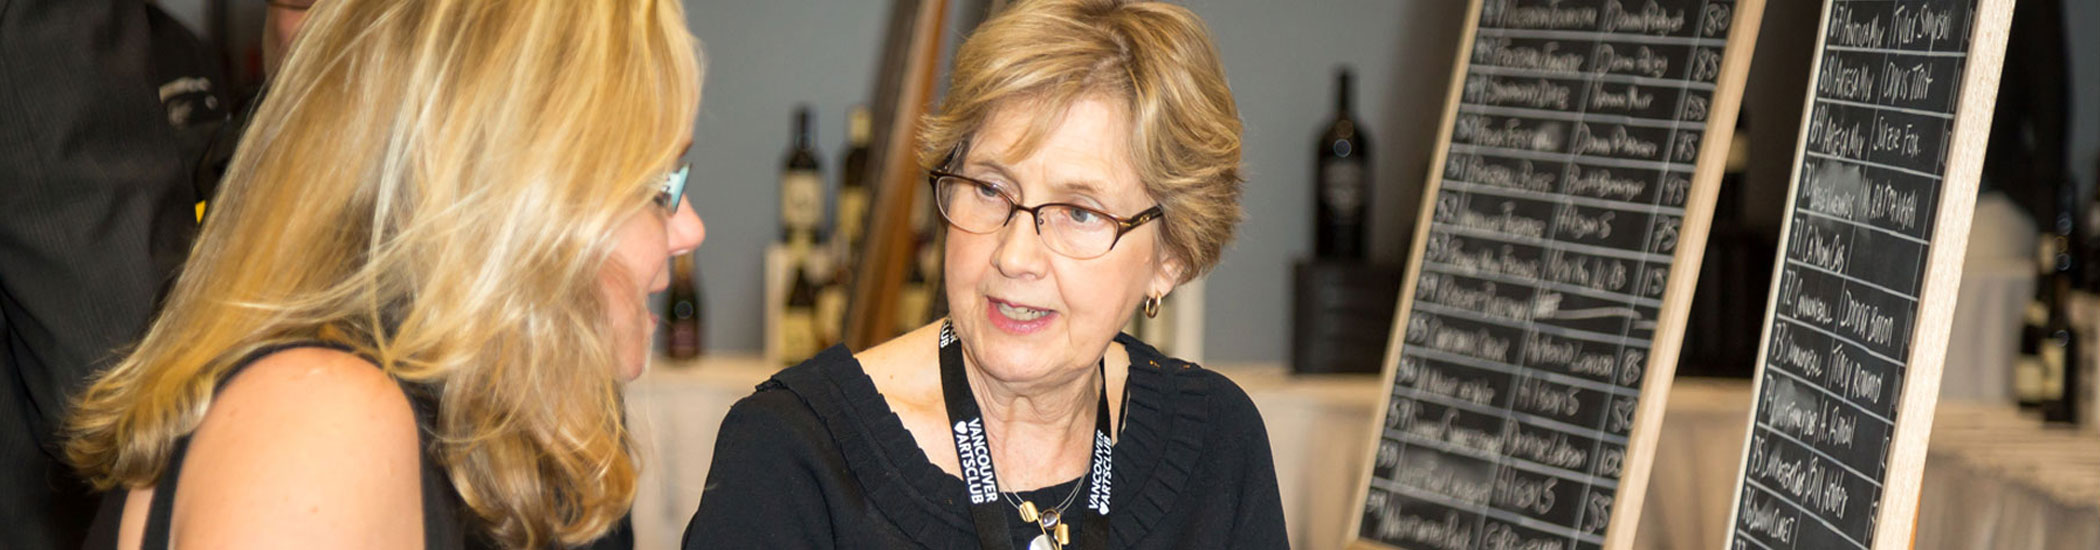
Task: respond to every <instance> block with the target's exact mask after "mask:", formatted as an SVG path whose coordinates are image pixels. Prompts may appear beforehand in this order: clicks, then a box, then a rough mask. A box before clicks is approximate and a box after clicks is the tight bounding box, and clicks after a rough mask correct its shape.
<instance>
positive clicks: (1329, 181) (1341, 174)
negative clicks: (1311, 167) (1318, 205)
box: [1320, 159, 1364, 223]
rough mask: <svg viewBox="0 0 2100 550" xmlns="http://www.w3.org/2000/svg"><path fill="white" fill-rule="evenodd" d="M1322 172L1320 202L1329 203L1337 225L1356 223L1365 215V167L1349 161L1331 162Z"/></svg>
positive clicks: (1329, 208)
mask: <svg viewBox="0 0 2100 550" xmlns="http://www.w3.org/2000/svg"><path fill="white" fill-rule="evenodd" d="M1326 163H1327V165H1326V166H1325V169H1324V170H1322V172H1323V173H1322V176H1323V179H1322V180H1321V181H1320V201H1321V202H1324V203H1327V211H1328V212H1330V213H1332V215H1333V216H1334V220H1333V221H1335V222H1337V223H1355V221H1356V219H1357V218H1358V217H1361V216H1362V215H1363V208H1364V166H1363V164H1362V163H1359V162H1355V161H1348V160H1341V159H1335V160H1329V161H1326Z"/></svg>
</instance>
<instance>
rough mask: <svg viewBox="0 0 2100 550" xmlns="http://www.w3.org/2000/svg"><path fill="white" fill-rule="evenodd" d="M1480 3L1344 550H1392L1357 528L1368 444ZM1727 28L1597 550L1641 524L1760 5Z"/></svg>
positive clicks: (1469, 30)
mask: <svg viewBox="0 0 2100 550" xmlns="http://www.w3.org/2000/svg"><path fill="white" fill-rule="evenodd" d="M1483 2H1484V0H1470V2H1469V3H1470V5H1469V6H1468V8H1467V10H1466V19H1465V30H1464V31H1463V32H1462V33H1461V34H1460V36H1459V41H1460V42H1459V44H1460V45H1459V48H1458V52H1457V54H1456V60H1455V61H1454V63H1453V69H1452V77H1451V83H1450V85H1449V90H1448V92H1447V94H1446V98H1447V99H1446V100H1445V103H1444V113H1443V120H1442V123H1441V124H1440V125H1439V126H1438V128H1439V129H1438V134H1437V145H1436V151H1435V154H1434V156H1433V157H1432V158H1431V160H1430V163H1429V173H1428V178H1427V179H1426V180H1425V181H1424V184H1423V197H1424V198H1423V200H1422V202H1421V211H1420V212H1419V213H1418V215H1417V216H1416V219H1417V220H1420V221H1419V222H1418V223H1417V225H1416V228H1415V236H1414V241H1413V245H1412V247H1411V248H1410V252H1409V256H1408V257H1409V258H1413V259H1414V260H1413V261H1410V262H1409V263H1408V266H1407V273H1406V276H1405V279H1404V280H1403V282H1402V288H1401V293H1400V300H1399V303H1398V304H1397V306H1396V309H1395V312H1394V318H1393V329H1392V335H1391V336H1390V337H1389V339H1388V340H1387V348H1386V354H1385V364H1384V368H1383V375H1382V377H1381V384H1380V386H1379V387H1380V388H1381V389H1383V390H1384V391H1383V395H1382V396H1381V397H1380V400H1379V407H1378V408H1377V409H1376V411H1378V413H1377V414H1378V416H1379V421H1376V422H1372V423H1371V426H1370V431H1369V433H1368V438H1369V439H1370V440H1371V441H1373V442H1374V444H1372V445H1370V446H1369V447H1370V449H1369V450H1368V452H1367V454H1368V456H1366V457H1365V459H1364V460H1363V461H1362V462H1361V464H1364V465H1365V467H1364V469H1363V470H1362V472H1360V474H1359V475H1358V477H1357V483H1356V484H1355V489H1356V491H1355V497H1354V500H1352V502H1353V503H1354V504H1353V505H1352V507H1351V508H1350V510H1352V513H1351V514H1350V518H1349V523H1348V531H1347V532H1345V534H1344V540H1347V541H1349V542H1348V543H1347V548H1349V549H1351V550H1389V549H1394V547H1392V546H1389V545H1387V544H1384V543H1382V542H1379V541H1375V540H1370V539H1364V538H1361V537H1360V536H1359V534H1360V533H1361V532H1362V523H1363V516H1364V514H1363V507H1364V506H1365V501H1366V499H1368V498H1369V492H1370V483H1371V478H1372V476H1373V468H1374V467H1375V466H1374V465H1375V464H1376V459H1377V453H1378V447H1379V445H1377V444H1376V443H1375V442H1377V441H1379V440H1381V439H1382V438H1383V436H1384V433H1385V430H1386V427H1385V422H1383V418H1384V416H1385V415H1386V414H1388V409H1389V408H1390V407H1391V405H1392V399H1393V396H1392V391H1391V388H1393V383H1394V377H1395V374H1396V370H1397V367H1398V364H1399V361H1400V358H1401V349H1402V347H1403V343H1404V342H1405V334H1406V330H1407V326H1408V318H1409V316H1410V314H1411V313H1412V311H1413V308H1414V297H1415V292H1416V284H1417V283H1418V282H1419V281H1420V280H1421V267H1422V261H1421V259H1422V258H1423V257H1424V256H1423V254H1424V251H1425V249H1426V247H1427V244H1428V240H1429V236H1430V233H1431V227H1430V223H1431V220H1433V219H1434V218H1435V210H1436V204H1437V200H1436V198H1437V195H1438V192H1439V191H1440V190H1441V189H1442V188H1443V184H1442V182H1443V179H1444V169H1445V162H1446V160H1447V157H1448V156H1449V153H1450V149H1451V140H1452V132H1453V129H1454V127H1455V124H1456V121H1457V118H1458V112H1459V107H1460V104H1461V103H1463V102H1464V91H1465V84H1466V77H1467V73H1468V71H1469V70H1470V68H1471V66H1472V62H1471V58H1472V54H1473V48H1474V44H1475V40H1476V38H1477V36H1478V33H1479V30H1480V16H1481V9H1482V6H1483ZM1734 5H1735V7H1734V12H1733V14H1732V15H1731V18H1732V19H1731V21H1732V22H1731V23H1730V27H1729V29H1730V30H1729V35H1728V36H1729V38H1728V41H1729V45H1728V47H1727V49H1726V50H1725V51H1724V53H1723V54H1722V61H1721V67H1720V73H1719V75H1718V76H1717V77H1715V79H1714V92H1713V96H1712V100H1713V103H1712V105H1713V110H1712V111H1711V116H1709V117H1708V119H1707V121H1706V125H1707V126H1706V131H1705V132H1704V134H1703V135H1702V137H1701V138H1700V144H1701V149H1700V151H1699V154H1698V156H1697V157H1696V160H1695V161H1694V166H1695V168H1694V170H1693V175H1692V185H1691V190H1690V193H1689V196H1688V198H1687V199H1686V202H1685V206H1684V217H1683V226H1682V233H1681V234H1680V241H1679V246H1678V247H1677V249H1676V251H1675V252H1674V253H1673V259H1672V262H1671V273H1672V276H1671V277H1670V278H1669V282H1668V283H1667V285H1666V287H1665V291H1664V293H1663V297H1662V304H1663V305H1662V307H1661V308H1660V311H1659V312H1658V315H1657V319H1656V328H1655V331H1654V339H1653V344H1652V345H1651V347H1650V348H1649V355H1648V358H1647V363H1646V365H1645V366H1644V379H1643V380H1642V382H1641V390H1640V395H1641V398H1640V401H1639V403H1638V405H1637V407H1636V411H1635V419H1634V423H1633V427H1632V429H1631V431H1630V432H1629V435H1628V441H1627V446H1626V453H1625V463H1624V465H1623V469H1622V473H1621V475H1620V477H1619V487H1618V491H1617V493H1616V495H1615V496H1614V497H1613V502H1614V503H1615V504H1614V505H1613V512H1612V517H1611V520H1610V522H1609V523H1608V524H1607V526H1606V527H1605V537H1604V544H1603V546H1604V548H1606V549H1609V550H1626V549H1630V548H1632V547H1633V538H1634V531H1635V527H1636V525H1637V524H1638V523H1639V520H1640V512H1641V503H1642V501H1643V500H1644V498H1645V496H1646V493H1647V485H1648V483H1647V482H1648V473H1649V470H1650V467H1651V463H1652V461H1653V458H1654V454H1655V452H1654V451H1655V445H1656V438H1657V435H1658V434H1659V433H1660V432H1661V427H1662V426H1661V425H1662V421H1663V411H1664V408H1665V405H1666V404H1667V401H1668V397H1669V393H1670V385H1671V382H1672V379H1673V378H1674V375H1675V371H1676V366H1677V355H1678V351H1679V347H1680V343H1681V341H1682V339H1683V334H1684V325H1685V321H1686V317H1687V315H1688V310H1689V309H1690V305H1691V300H1692V293H1693V289H1694V285H1695V284H1696V283H1697V279H1698V273H1699V264H1700V262H1701V260H1702V259H1703V256H1704V254H1705V247H1706V237H1707V233H1708V229H1709V228H1710V227H1711V225H1712V223H1713V210H1714V201H1715V199H1716V198H1717V197H1718V195H1719V192H1720V179H1721V173H1722V171H1723V170H1724V169H1725V164H1726V161H1727V156H1728V149H1729V143H1730V142H1731V141H1732V140H1733V139H1734V129H1735V122H1736V118H1737V114H1738V109H1739V108H1740V107H1741V104H1742V97H1743V87H1744V83H1745V79H1746V78H1747V76H1748V73H1749V66H1750V57H1751V53H1752V51H1753V50H1754V49H1755V47H1756V42H1757V35H1758V27H1759V25H1760V23H1761V22H1762V20H1763V16H1764V0H1736V1H1735V2H1734Z"/></svg>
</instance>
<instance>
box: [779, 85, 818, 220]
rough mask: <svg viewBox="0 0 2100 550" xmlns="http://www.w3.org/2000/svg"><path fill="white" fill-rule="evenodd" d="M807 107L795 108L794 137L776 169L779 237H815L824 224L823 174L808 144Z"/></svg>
mask: <svg viewBox="0 0 2100 550" xmlns="http://www.w3.org/2000/svg"><path fill="white" fill-rule="evenodd" d="M810 143H811V137H810V110H809V107H808V106H806V105H805V106H801V107H797V108H795V137H794V141H793V142H792V143H791V144H790V145H789V146H788V152H787V159H786V161H784V163H783V166H782V167H781V170H780V231H781V235H780V238H781V240H783V241H793V240H795V239H796V238H797V237H801V238H804V239H808V240H810V241H814V240H816V232H817V228H818V227H820V226H822V225H823V223H824V177H823V173H822V172H821V168H820V166H819V164H818V162H817V151H816V149H814V148H813V147H812V146H811V145H810Z"/></svg>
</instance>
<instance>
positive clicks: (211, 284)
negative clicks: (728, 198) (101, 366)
mask: <svg viewBox="0 0 2100 550" xmlns="http://www.w3.org/2000/svg"><path fill="white" fill-rule="evenodd" d="M311 17H312V19H310V20H309V21H308V24H307V26H306V27H305V29H304V30H303V31H302V32H301V33H300V35H299V37H298V39H297V40H296V42H295V47H294V48H293V49H292V51H291V52H290V55H289V57H287V58H286V59H285V61H284V66H283V70H282V71H281V72H279V73H278V74H276V75H275V76H274V77H273V78H274V79H275V80H274V81H273V84H272V85H273V86H274V89H275V91H274V92H272V93H271V94H270V95H269V97H268V98H267V99H265V100H264V101H263V102H262V104H261V107H260V108H259V111H258V112H257V113H256V114H255V121H254V123H253V124H252V125H251V126H250V127H249V128H248V131H247V134H246V136H245V137H244V138H243V140H242V142H241V144H240V151H239V152H238V153H237V154H236V155H235V156H234V159H233V165H232V168H231V170H230V171H229V172H228V174H227V176H226V181H225V186H224V188H223V189H222V190H221V192H220V195H219V200H218V202H217V204H216V205H215V206H214V207H213V208H214V213H213V214H212V218H211V219H210V220H209V221H208V222H207V223H205V224H204V228H203V235H202V237H201V238H200V239H199V240H198V242H197V244H196V247H195V250H194V254H192V255H191V256H190V258H189V260H188V264H186V265H185V266H184V268H183V272H182V275H181V278H180V279H179V280H178V281H177V282H176V283H175V286H174V289H173V291H172V292H171V294H170V295H169V298H168V304H167V308H166V310H165V311H164V312H163V313H162V314H161V317H160V318H159V319H157V320H156V321H155V322H154V324H153V326H152V328H151V329H150V330H149V331H148V332H147V335H146V338H145V340H144V341H143V342H141V343H140V344H139V345H138V347H137V349H136V350H135V351H133V352H132V353H131V354H130V355H129V356H128V357H126V358H125V359H124V360H123V361H122V362H120V363H119V364H118V365H117V366H115V367H114V368H112V369H111V370H109V371H107V372H104V373H102V374H101V375H99V376H98V377H97V378H96V379H95V380H94V382H93V384H92V385H91V386H90V387H89V388H88V389H87V391H86V392H85V394H84V395H83V396H82V397H81V402H80V405H79V407H78V408H77V409H76V412H75V414H74V416H73V417H72V418H71V420H70V422H69V426H68V427H69V428H70V432H71V436H72V438H71V440H70V441H69V442H68V443H67V447H66V452H67V456H68V457H69V458H70V459H71V460H72V461H73V463H74V464H75V465H77V466H78V467H79V468H80V470H81V471H82V472H83V473H85V474H86V477H88V478H89V479H91V480H93V481H94V482H95V483H96V484H97V485H98V486H99V487H100V488H102V489H106V490H111V493H110V495H109V496H108V497H107V498H106V499H105V500H104V506H103V508H102V509H101V512H100V514H98V516H97V518H96V523H95V530H94V532H93V533H92V534H91V539H90V540H89V541H88V542H87V545H86V546H87V547H88V548H92V549H114V548H140V549H145V550H158V549H163V548H170V547H176V548H328V549H352V548H372V549H403V548H408V549H413V548H425V549H439V548H466V547H485V546H496V547H503V548H553V547H575V546H579V545H583V544H586V543H591V542H592V541H595V540H603V538H604V536H605V535H606V534H607V533H608V532H609V531H610V530H611V529H612V528H613V526H614V525H615V524H616V523H617V522H618V521H619V520H620V518H621V517H622V516H623V515H624V514H625V513H626V512H627V509H628V507H629V506H630V503H631V502H632V501H633V497H634V491H635V485H636V483H635V478H636V470H635V468H636V461H635V459H634V452H633V444H632V440H631V438H630V437H628V434H627V430H626V428H625V424H624V421H623V418H622V414H621V400H620V393H621V392H620V384H621V382H622V381H624V380H627V379H632V378H634V377H635V376H636V375H638V374H639V373H640V372H641V370H642V369H643V367H644V366H645V364H646V360H647V358H648V349H649V348H648V345H649V337H650V333H651V329H652V327H653V326H654V323H653V322H651V316H650V314H649V308H648V306H647V299H648V298H647V297H648V295H649V293H650V292H651V291H652V290H658V289H661V288H663V287H664V285H666V284H667V281H668V278H669V277H668V275H667V273H666V271H667V270H665V269H664V266H665V261H666V259H668V258H669V257H670V256H672V255H674V254H678V253H682V252H685V251H689V250H692V249H693V248H694V247H697V246H699V245H700V242H701V240H702V239H703V238H704V234H705V229H704V228H703V227H702V225H701V222H700V219H699V218H698V217H697V216H696V215H695V214H694V213H693V210H692V208H691V206H690V205H689V204H688V203H687V202H685V201H684V200H683V199H682V198H681V195H682V191H683V189H684V186H685V174H686V172H685V170H684V168H682V167H680V165H679V163H678V158H679V156H680V154H681V150H682V148H684V147H685V146H686V144H687V142H688V140H689V139H690V138H689V137H688V136H690V135H691V126H692V120H693V117H694V115H695V114H696V112H697V111H698V108H699V100H700V97H699V96H700V90H699V87H700V80H699V79H700V67H699V60H698V51H697V49H696V44H695V43H694V41H693V37H692V35H691V34H690V33H688V31H687V30H686V23H685V16H684V14H683V10H682V9H681V8H680V7H679V5H678V3H677V0H601V1H590V2H578V1H574V0H509V1H503V2H489V1H484V0H328V1H326V2H321V3H320V5H319V6H317V7H316V8H315V9H314V11H313V13H312V16H311Z"/></svg>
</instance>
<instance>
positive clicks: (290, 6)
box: [263, 0, 315, 11]
mask: <svg viewBox="0 0 2100 550" xmlns="http://www.w3.org/2000/svg"><path fill="white" fill-rule="evenodd" d="M314 1H315V0H263V3H264V4H268V5H269V6H270V7H273V8H278V9H286V10H292V11H306V10H310V9H313V7H314Z"/></svg>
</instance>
